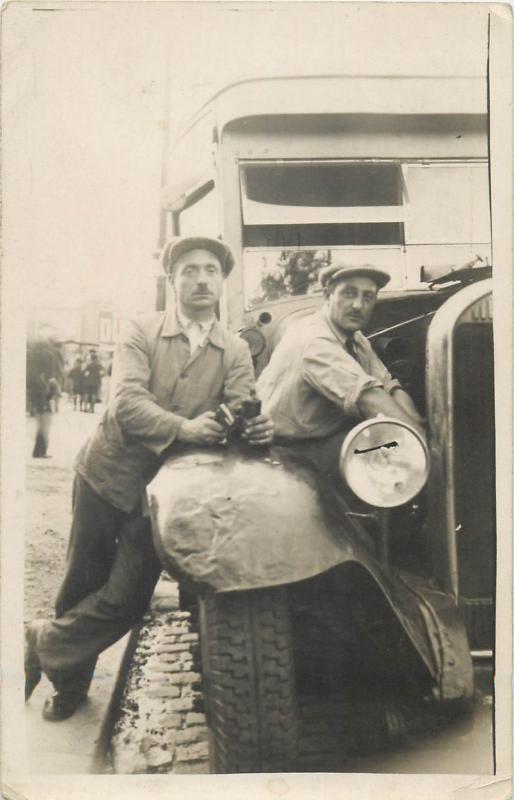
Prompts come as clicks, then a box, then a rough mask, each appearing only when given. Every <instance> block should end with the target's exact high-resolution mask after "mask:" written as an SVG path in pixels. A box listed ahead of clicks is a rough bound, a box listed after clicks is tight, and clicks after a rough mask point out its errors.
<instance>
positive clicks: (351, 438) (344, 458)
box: [339, 414, 430, 508]
mask: <svg viewBox="0 0 514 800" xmlns="http://www.w3.org/2000/svg"><path fill="white" fill-rule="evenodd" d="M378 423H388V424H393V425H395V426H397V427H400V428H405V429H406V430H408V431H409V432H410V433H412V434H413V435H414V437H415V439H416V440H417V441H418V442H419V443H420V445H421V447H422V450H423V453H424V456H425V470H424V480H423V485H422V487H421V488H420V489H419V491H421V490H422V488H423V487H424V486H425V485H426V482H427V480H428V475H429V473H430V451H429V449H428V445H427V443H426V441H425V439H424V438H423V437H422V436H421V435H420V434H419V433H418V431H417V430H416V429H415V428H414V426H413V425H409V423H408V422H404V421H403V420H400V419H396V418H395V417H385V416H383V415H381V414H380V415H378V416H376V417H372V418H371V419H365V420H363V421H362V422H360V423H359V424H358V425H355V427H353V428H351V430H350V431H348V433H347V435H346V436H345V438H344V441H343V443H342V445H341V451H340V453H339V473H340V475H341V477H342V479H343V480H344V481H345V483H346V485H347V486H348V487H349V488H350V489H351V491H352V492H354V494H356V496H357V497H359V498H360V499H361V500H363V501H364V502H365V503H368V505H370V506H373V507H375V508H398V507H399V506H402V505H405V503H409V502H410V501H411V500H412V499H413V498H414V497H415V496H416V494H418V493H419V492H416V494H414V495H412V497H410V498H409V499H407V500H404V501H402V502H401V503H387V504H386V503H384V504H383V505H378V504H376V503H372V502H370V501H369V500H366V499H365V498H363V497H362V496H361V495H359V494H357V493H356V492H355V490H354V489H353V487H352V486H351V484H350V482H349V480H348V478H347V475H346V472H345V470H344V465H345V463H347V462H348V460H349V458H351V457H352V456H351V454H349V453H348V451H349V450H350V448H351V447H352V446H353V445H354V444H355V439H356V437H357V436H358V435H359V434H360V433H361V432H362V431H363V430H367V429H369V428H371V427H373V426H374V425H377V424H378Z"/></svg>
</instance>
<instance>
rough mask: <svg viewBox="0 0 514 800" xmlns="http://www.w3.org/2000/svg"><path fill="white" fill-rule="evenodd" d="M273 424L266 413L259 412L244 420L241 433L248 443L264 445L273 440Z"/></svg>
mask: <svg viewBox="0 0 514 800" xmlns="http://www.w3.org/2000/svg"><path fill="white" fill-rule="evenodd" d="M273 431H274V426H273V422H272V421H271V418H270V417H269V415H268V414H261V415H260V416H258V417H253V418H252V419H248V420H246V422H245V426H244V430H243V433H242V434H241V435H242V437H243V438H244V439H246V441H247V442H248V443H249V444H255V445H264V444H270V442H272V441H273Z"/></svg>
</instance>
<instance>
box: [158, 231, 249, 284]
mask: <svg viewBox="0 0 514 800" xmlns="http://www.w3.org/2000/svg"><path fill="white" fill-rule="evenodd" d="M189 250H208V251H209V253H213V254H214V255H215V256H216V257H217V258H219V260H220V263H221V268H222V270H223V275H224V276H225V278H226V277H227V275H229V274H230V272H231V271H232V267H233V266H234V256H233V255H232V252H231V250H230V247H229V246H228V244H225V242H222V241H221V239H211V238H210V237H209V236H174V237H173V238H172V239H170V240H169V241H168V242H167V243H166V244H165V245H164V248H163V251H162V256H161V263H162V268H163V270H164V272H166V273H168V274H169V273H171V272H172V271H173V265H174V264H175V262H176V260H177V259H178V257H179V256H181V255H183V254H184V253H187V252H188V251H189Z"/></svg>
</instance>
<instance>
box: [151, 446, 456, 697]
mask: <svg viewBox="0 0 514 800" xmlns="http://www.w3.org/2000/svg"><path fill="white" fill-rule="evenodd" d="M147 494H148V500H149V505H150V511H151V516H152V526H153V531H154V540H155V545H156V549H157V551H158V553H159V556H160V558H161V560H162V562H163V565H164V567H165V568H166V569H167V570H168V571H169V573H170V574H171V575H172V576H173V577H175V578H176V579H177V580H179V581H184V582H185V583H186V585H189V586H192V587H194V588H195V589H196V590H197V591H200V592H202V591H214V592H227V591H242V590H249V589H259V588H264V587H269V586H277V585H280V584H288V583H293V582H297V581H302V580H305V579H307V578H311V577H314V576H315V575H319V574H321V573H323V572H326V571H327V570H329V569H331V568H333V567H336V566H338V565H341V564H344V563H345V562H357V563H358V564H360V565H361V566H362V567H363V568H364V569H365V570H366V571H367V573H368V574H369V575H370V576H371V577H372V578H373V579H374V580H375V581H376V583H377V585H378V586H379V587H380V589H381V591H382V594H383V597H384V599H385V601H386V602H387V604H388V606H389V608H390V609H391V611H392V612H393V613H394V615H395V616H396V618H397V619H398V621H399V622H400V624H401V625H402V627H403V629H404V631H405V633H406V634H407V636H408V638H409V639H410V641H411V643H412V645H413V646H414V648H415V650H416V651H417V653H418V656H419V657H420V658H421V660H422V662H423V663H424V665H425V668H426V669H427V670H428V672H429V673H430V675H431V676H432V678H433V679H434V680H435V681H436V682H437V684H438V694H439V697H440V698H441V699H450V698H455V697H466V696H469V695H470V694H471V692H472V670H471V668H470V664H471V661H470V656H469V650H468V649H467V642H466V636H465V630H464V627H463V624H462V621H461V620H460V619H459V618H458V613H457V612H458V610H457V609H456V607H455V598H452V597H450V596H447V595H444V596H443V600H442V601H441V600H439V601H438V603H437V605H438V606H439V607H438V608H437V609H435V608H434V606H433V603H434V597H436V595H437V594H438V593H429V594H430V600H429V599H428V596H427V595H426V592H423V591H422V587H421V586H419V585H416V586H413V585H409V582H407V581H405V580H402V579H400V576H395V575H394V574H393V573H391V571H389V570H385V569H384V568H383V567H382V565H381V564H380V563H379V561H378V560H377V558H376V555H375V551H374V546H373V543H372V541H371V539H370V538H369V536H368V534H367V533H366V531H365V530H364V528H362V526H361V525H360V524H359V523H358V522H356V521H355V520H354V519H352V518H351V517H349V516H347V515H346V513H345V509H346V510H347V507H346V504H345V503H344V500H341V502H340V503H338V504H336V505H334V504H331V503H327V502H324V500H323V498H322V492H321V491H320V485H319V484H318V480H317V476H316V471H315V469H314V468H313V466H312V465H311V466H309V464H308V463H305V462H302V461H298V460H296V459H292V460H291V459H290V458H288V457H287V455H284V453H283V452H282V451H281V450H277V451H275V450H273V449H272V450H271V451H265V453H261V454H257V453H256V452H255V451H251V452H243V451H241V450H240V449H239V448H234V449H232V448H223V447H220V448H212V449H209V450H206V449H203V450H200V449H199V450H194V451H189V452H187V453H182V454H177V455H175V456H173V457H172V458H170V459H169V460H168V461H166V462H165V464H164V465H163V466H162V467H161V469H160V471H159V472H158V474H157V475H156V477H155V478H154V479H153V481H152V482H151V483H150V484H149V486H148V487H147ZM443 601H444V602H443ZM441 602H443V605H441ZM450 607H451V608H450ZM443 608H444V609H445V613H444V615H443V616H444V617H445V619H444V625H443V624H442V623H441V621H440V620H438V617H439V614H440V613H441V609H443ZM450 611H451V614H450ZM438 612H439V613H438ZM440 623H441V624H440ZM441 631H442V633H441ZM447 652H448V653H449V656H448V658H446V655H445V654H446V653H447ZM456 652H457V653H458V656H459V657H458V658H457V659H455V654H456ZM450 675H451V676H452V677H451V678H450ZM443 678H444V679H445V680H443Z"/></svg>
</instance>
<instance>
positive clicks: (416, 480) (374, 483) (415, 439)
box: [339, 418, 429, 508]
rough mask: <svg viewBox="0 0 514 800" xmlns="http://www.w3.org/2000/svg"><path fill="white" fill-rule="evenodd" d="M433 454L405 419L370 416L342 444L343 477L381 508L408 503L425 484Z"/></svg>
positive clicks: (350, 485)
mask: <svg viewBox="0 0 514 800" xmlns="http://www.w3.org/2000/svg"><path fill="white" fill-rule="evenodd" d="M428 467H429V456H428V449H427V446H426V443H425V442H424V440H423V439H422V438H421V436H420V435H419V434H418V433H417V432H416V431H415V430H414V428H411V427H410V426H409V425H407V424H406V423H403V422H399V421H397V420H394V419H389V418H387V419H386V418H377V419H373V420H366V421H365V422H362V423H361V424H360V425H357V426H356V427H355V428H353V429H352V430H351V431H350V433H349V434H348V435H347V437H346V438H345V440H344V443H343V446H342V448H341V456H340V461H339V468H340V471H341V475H342V477H343V479H344V480H345V481H346V483H347V484H348V486H349V487H350V489H351V490H352V491H353V492H354V494H356V495H357V497H359V498H360V499H361V500H364V502H366V503H368V504H369V505H372V506H378V507H379V508H394V507H396V506H401V505H403V504H404V503H408V502H409V500H412V498H413V497H415V496H416V495H417V494H418V493H419V492H420V491H421V489H422V488H423V486H424V485H425V483H426V480H427V476H428Z"/></svg>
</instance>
